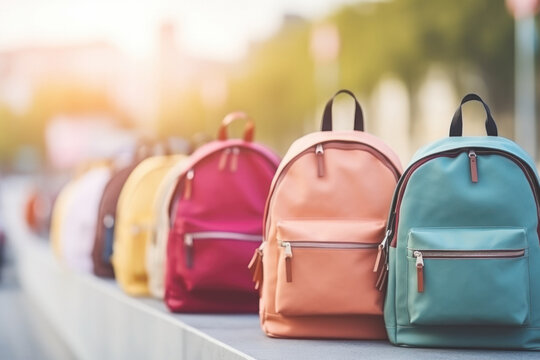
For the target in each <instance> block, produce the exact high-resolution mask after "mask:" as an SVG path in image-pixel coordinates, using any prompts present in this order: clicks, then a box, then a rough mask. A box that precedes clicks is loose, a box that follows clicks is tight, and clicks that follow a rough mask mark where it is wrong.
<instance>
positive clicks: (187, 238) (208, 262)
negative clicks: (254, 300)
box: [177, 231, 262, 292]
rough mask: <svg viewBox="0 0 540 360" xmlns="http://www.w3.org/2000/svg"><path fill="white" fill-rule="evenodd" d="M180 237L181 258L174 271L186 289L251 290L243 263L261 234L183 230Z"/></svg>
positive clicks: (247, 260)
mask: <svg viewBox="0 0 540 360" xmlns="http://www.w3.org/2000/svg"><path fill="white" fill-rule="evenodd" d="M182 238H183V257H182V258H183V261H179V262H178V264H179V268H178V270H177V271H178V273H179V274H181V275H182V277H183V278H184V282H185V284H186V288H187V289H188V290H190V291H197V290H233V291H246V292H252V291H253V285H252V283H251V277H250V273H249V270H248V269H247V266H246V264H247V263H248V262H249V259H250V258H251V255H252V254H253V252H254V251H255V249H257V248H258V247H259V246H260V244H261V241H262V235H258V234H245V233H238V232H228V231H201V232H189V233H184V234H183V235H182Z"/></svg>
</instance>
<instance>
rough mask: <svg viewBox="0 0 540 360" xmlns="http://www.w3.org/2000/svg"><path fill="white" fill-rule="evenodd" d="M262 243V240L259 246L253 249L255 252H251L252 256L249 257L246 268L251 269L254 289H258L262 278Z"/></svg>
mask: <svg viewBox="0 0 540 360" xmlns="http://www.w3.org/2000/svg"><path fill="white" fill-rule="evenodd" d="M264 244H265V243H264V242H263V243H261V246H259V247H258V248H257V250H255V253H254V254H253V257H252V258H251V261H250V262H249V265H248V269H249V270H250V271H251V275H252V278H253V282H254V283H255V290H258V289H259V287H260V284H261V282H262V279H263V267H262V259H263V248H264Z"/></svg>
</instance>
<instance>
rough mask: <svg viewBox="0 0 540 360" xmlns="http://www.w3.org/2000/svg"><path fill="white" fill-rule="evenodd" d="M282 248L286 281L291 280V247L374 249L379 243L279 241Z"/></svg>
mask: <svg viewBox="0 0 540 360" xmlns="http://www.w3.org/2000/svg"><path fill="white" fill-rule="evenodd" d="M279 245H280V246H281V247H283V248H284V254H285V274H286V278H287V282H292V258H293V251H292V249H293V248H303V249H330V250H367V249H376V248H377V247H379V244H377V243H375V244H370V243H352V242H317V241H294V242H290V241H281V242H280V243H279Z"/></svg>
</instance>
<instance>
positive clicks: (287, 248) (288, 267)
mask: <svg viewBox="0 0 540 360" xmlns="http://www.w3.org/2000/svg"><path fill="white" fill-rule="evenodd" d="M281 246H283V247H284V248H285V274H286V277H287V282H292V263H291V262H292V247H291V243H289V242H282V243H281Z"/></svg>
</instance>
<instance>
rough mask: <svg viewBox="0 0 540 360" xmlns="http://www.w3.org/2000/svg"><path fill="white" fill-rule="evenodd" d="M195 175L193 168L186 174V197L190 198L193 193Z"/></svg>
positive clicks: (186, 198)
mask: <svg viewBox="0 0 540 360" xmlns="http://www.w3.org/2000/svg"><path fill="white" fill-rule="evenodd" d="M194 177H195V171H194V170H193V169H191V170H189V171H188V172H187V174H186V181H185V182H184V199H185V200H189V199H190V198H191V193H192V187H193V185H192V182H193V178H194Z"/></svg>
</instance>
